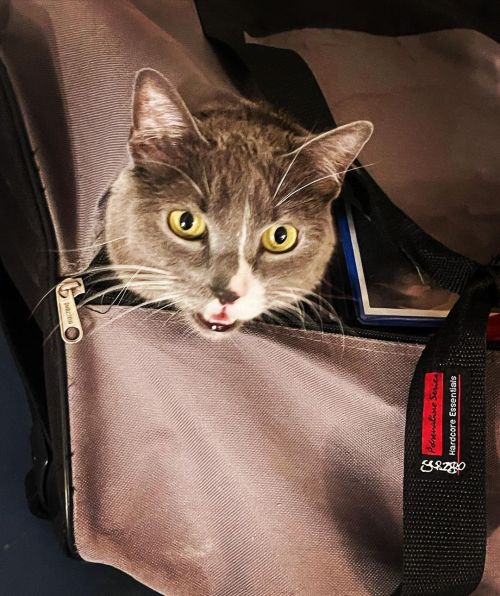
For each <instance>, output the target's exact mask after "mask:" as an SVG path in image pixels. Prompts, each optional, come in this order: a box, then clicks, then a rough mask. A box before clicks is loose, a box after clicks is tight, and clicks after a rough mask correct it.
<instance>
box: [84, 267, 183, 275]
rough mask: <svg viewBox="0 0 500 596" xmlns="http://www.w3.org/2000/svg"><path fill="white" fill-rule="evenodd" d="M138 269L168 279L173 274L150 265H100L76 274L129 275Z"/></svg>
mask: <svg viewBox="0 0 500 596" xmlns="http://www.w3.org/2000/svg"><path fill="white" fill-rule="evenodd" d="M137 268H140V269H141V271H143V272H151V273H158V274H160V275H164V276H166V277H171V276H172V275H171V273H169V272H168V271H166V270H165V269H158V268H157V267H149V266H148V265H135V264H130V265H99V266H96V267H90V268H89V269H85V270H84V271H82V272H80V273H77V274H75V276H76V277H77V276H78V275H88V274H92V273H99V272H101V271H108V272H111V271H125V272H128V273H132V272H133V271H135V270H136V269H137Z"/></svg>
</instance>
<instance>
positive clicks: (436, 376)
mask: <svg viewBox="0 0 500 596" xmlns="http://www.w3.org/2000/svg"><path fill="white" fill-rule="evenodd" d="M443 384H444V374H443V373H442V372H430V373H426V374H425V382H424V407H423V412H422V453H423V454H424V455H443Z"/></svg>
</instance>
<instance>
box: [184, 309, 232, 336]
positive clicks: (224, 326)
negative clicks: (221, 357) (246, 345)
mask: <svg viewBox="0 0 500 596" xmlns="http://www.w3.org/2000/svg"><path fill="white" fill-rule="evenodd" d="M191 322H192V324H194V326H195V328H196V330H197V331H198V332H199V333H200V334H201V335H203V336H204V337H208V338H210V339H219V338H222V337H227V336H228V335H231V334H232V333H234V332H235V331H236V330H237V329H239V328H240V327H241V322H240V321H233V322H232V323H221V322H211V321H207V319H205V318H204V317H203V316H202V315H201V314H199V313H196V314H195V315H193V316H192V317H191Z"/></svg>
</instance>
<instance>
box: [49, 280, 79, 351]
mask: <svg viewBox="0 0 500 596" xmlns="http://www.w3.org/2000/svg"><path fill="white" fill-rule="evenodd" d="M84 292H85V286H84V284H83V280H82V278H81V277H77V278H73V277H68V278H66V279H64V280H63V281H62V282H61V283H60V284H58V285H57V287H56V300H57V310H58V312H59V329H60V331H61V337H62V339H63V341H64V342H66V343H67V344H76V343H77V342H79V341H80V340H81V339H82V337H83V328H82V323H81V321H80V317H79V316H78V309H77V307H76V302H75V297H76V296H78V295H80V294H83V293H84Z"/></svg>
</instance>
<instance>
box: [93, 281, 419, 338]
mask: <svg viewBox="0 0 500 596" xmlns="http://www.w3.org/2000/svg"><path fill="white" fill-rule="evenodd" d="M82 277H83V281H84V283H85V282H86V279H85V275H83V276H82ZM89 285H90V284H89ZM113 300H114V297H113V295H109V297H107V299H106V297H104V300H103V297H100V298H99V299H98V301H96V302H95V303H94V302H93V301H92V300H90V301H89V302H87V304H89V305H92V304H99V305H103V306H104V305H107V306H109V305H112V304H113V303H114V302H113ZM120 306H137V304H136V303H135V302H134V300H133V299H127V298H125V299H122V300H120ZM144 308H154V307H144ZM164 310H167V311H168V310H174V309H173V308H165V309H164ZM264 322H265V323H266V324H268V325H272V326H279V325H278V324H277V323H276V322H274V321H270V320H266V319H265V316H264ZM286 325H287V326H288V327H291V328H293V329H304V328H305V329H306V331H324V332H326V333H331V334H334V335H346V336H349V337H360V338H365V339H380V340H386V341H393V342H400V343H413V344H425V343H426V342H427V340H428V337H427V336H425V335H412V334H408V335H407V334H399V333H394V332H391V331H378V330H375V329H364V328H362V327H356V328H353V327H348V326H345V327H342V328H341V327H340V325H337V324H335V323H323V324H322V325H321V326H320V325H311V324H310V323H306V324H305V325H302V324H301V325H298V324H297V323H296V322H294V321H293V320H288V321H286Z"/></svg>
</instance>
